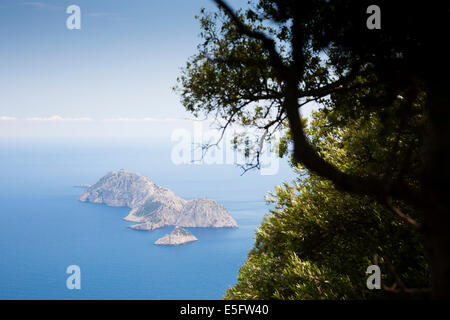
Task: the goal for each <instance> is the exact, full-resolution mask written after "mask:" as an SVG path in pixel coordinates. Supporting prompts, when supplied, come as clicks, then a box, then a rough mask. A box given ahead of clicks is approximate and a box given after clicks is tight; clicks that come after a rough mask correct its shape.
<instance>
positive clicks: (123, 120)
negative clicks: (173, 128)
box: [103, 117, 188, 122]
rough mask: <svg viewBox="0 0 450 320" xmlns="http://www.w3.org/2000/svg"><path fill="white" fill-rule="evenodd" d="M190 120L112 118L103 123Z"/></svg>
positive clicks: (179, 119) (180, 119)
mask: <svg viewBox="0 0 450 320" xmlns="http://www.w3.org/2000/svg"><path fill="white" fill-rule="evenodd" d="M187 120H188V119H182V118H150V117H145V118H110V119H105V120H103V121H106V122H177V121H187Z"/></svg>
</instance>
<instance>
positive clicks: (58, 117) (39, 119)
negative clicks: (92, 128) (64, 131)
mask: <svg viewBox="0 0 450 320" xmlns="http://www.w3.org/2000/svg"><path fill="white" fill-rule="evenodd" d="M25 120H27V121H92V119H91V118H88V117H81V118H64V117H61V116H57V115H56V116H51V117H33V118H26V119H25Z"/></svg>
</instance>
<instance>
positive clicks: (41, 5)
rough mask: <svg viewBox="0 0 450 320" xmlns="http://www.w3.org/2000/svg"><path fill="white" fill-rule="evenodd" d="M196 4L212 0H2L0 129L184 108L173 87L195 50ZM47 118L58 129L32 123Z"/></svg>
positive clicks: (179, 113) (159, 115)
mask: <svg viewBox="0 0 450 320" xmlns="http://www.w3.org/2000/svg"><path fill="white" fill-rule="evenodd" d="M236 3H240V2H239V1H238V2H236V1H235V2H234V4H236ZM72 4H76V5H78V6H79V7H80V8H81V21H82V22H81V30H68V29H67V28H66V19H67V17H68V16H69V15H68V14H67V13H66V8H67V7H68V6H69V5H72ZM201 7H206V8H211V9H212V8H213V7H214V4H213V3H212V1H210V0H170V1H156V0H153V1H151V0H150V1H149V0H147V1H142V0H132V1H130V0H127V1H125V0H114V1H111V0H71V1H64V0H43V1H19V0H18V1H11V0H8V1H6V0H0V39H1V41H0V70H1V73H0V97H1V98H0V135H3V136H4V135H29V134H31V135H33V134H34V133H36V132H38V133H41V134H44V132H46V133H45V134H44V135H52V134H58V130H62V128H63V127H65V126H67V123H68V121H69V120H71V119H72V120H77V121H76V122H77V123H80V124H81V122H87V121H83V119H84V120H91V123H92V121H99V120H102V121H103V120H107V119H124V118H133V119H142V118H147V120H148V118H156V119H166V118H170V119H173V118H185V117H188V116H189V115H188V114H187V113H186V112H185V111H184V109H183V107H182V105H181V104H180V102H179V97H178V96H177V95H176V94H174V93H173V92H172V90H171V87H172V86H173V85H174V84H175V82H176V77H177V76H178V75H179V73H180V68H181V67H182V66H183V65H184V63H185V61H186V60H187V59H188V57H189V56H191V55H193V54H195V52H196V45H197V44H198V43H199V41H200V39H199V37H198V34H199V31H200V29H199V25H198V22H197V20H195V18H194V16H195V15H196V14H198V13H199V11H200V8H201ZM30 118H33V121H34V122H33V123H31V122H27V123H24V120H25V119H28V120H30ZM14 119H16V121H13V120H14ZM46 119H48V120H49V121H51V123H52V125H50V127H51V126H53V127H55V128H56V129H52V130H53V131H51V130H50V132H49V128H48V123H45V125H47V127H43V125H40V127H42V128H41V129H39V130H38V127H39V125H38V124H37V123H38V122H39V120H41V121H44V120H46ZM61 121H65V122H64V125H61V126H59V127H61V128H59V129H58V125H55V124H54V123H55V122H61ZM12 122H14V123H12ZM45 122H48V121H45ZM116 122H117V121H116ZM158 122H163V121H162V120H161V121H158ZM111 123H113V122H111ZM135 123H136V121H134V124H135ZM156 123H157V122H155V121H153V124H154V125H156ZM143 125H145V124H143ZM24 126H26V128H25V127H24ZM84 126H89V125H87V124H84ZM87 129H88V128H87V127H86V128H84V129H83V130H87ZM55 130H56V131H55ZM91 131H92V134H94V135H95V130H91ZM61 134H63V133H62V132H61Z"/></svg>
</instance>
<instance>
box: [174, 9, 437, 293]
mask: <svg viewBox="0 0 450 320" xmlns="http://www.w3.org/2000/svg"><path fill="white" fill-rule="evenodd" d="M255 2H256V4H255V5H253V6H252V7H250V8H249V9H247V10H245V11H240V12H239V16H238V17H239V18H240V19H241V21H243V23H244V24H245V25H246V26H248V27H249V28H251V29H252V30H256V31H264V33H265V34H266V35H268V36H269V37H270V38H271V39H273V40H274V43H275V47H276V51H277V52H278V54H279V56H280V57H281V60H282V63H283V64H284V65H286V66H287V67H288V68H289V70H291V71H292V70H294V72H295V71H296V70H298V69H297V67H298V66H299V64H298V63H299V62H298V61H299V60H300V61H301V65H302V73H301V75H300V76H299V82H298V97H299V99H298V106H299V108H300V107H301V106H303V105H305V104H308V103H310V102H311V101H314V102H316V103H318V105H319V106H320V109H319V111H318V112H316V113H315V114H314V116H313V119H311V120H310V122H309V124H308V125H307V120H306V119H302V122H303V124H304V125H305V127H306V126H308V129H307V132H306V133H307V135H308V138H309V139H310V142H311V145H312V147H313V148H314V149H316V150H317V151H318V153H319V154H320V156H321V157H322V158H323V159H324V160H326V161H327V162H329V163H331V164H333V165H334V166H336V167H337V168H338V169H339V170H341V172H344V173H346V174H350V175H353V176H357V177H362V178H363V177H368V176H370V177H376V178H380V179H383V180H382V181H391V180H401V181H403V182H405V183H406V184H407V185H408V187H411V188H412V189H414V190H419V191H421V190H420V189H421V186H422V185H423V183H422V181H421V179H423V172H421V169H420V168H421V162H423V148H422V146H423V141H422V140H423V134H422V133H423V132H424V116H423V114H424V110H423V109H424V105H425V100H426V98H427V94H425V90H424V87H425V86H424V83H423V82H422V81H421V80H420V77H418V76H416V75H415V74H414V72H413V71H411V70H410V69H411V68H410V66H411V65H414V64H412V63H411V61H415V60H414V59H416V58H417V57H416V56H414V54H415V52H417V50H418V48H416V47H415V45H417V43H411V44H404V43H402V42H399V41H397V40H398V39H401V37H402V35H400V34H393V35H391V34H389V32H388V33H387V34H385V33H384V30H390V29H389V28H385V29H383V30H382V31H381V32H377V33H374V32H372V33H371V34H370V35H369V36H368V34H367V30H366V28H363V27H362V28H354V27H353V28H351V27H352V26H355V25H358V23H360V21H359V20H360V19H359V18H358V16H357V13H358V12H365V8H366V7H367V6H364V5H365V4H364V3H363V2H361V3H359V4H358V5H354V2H351V1H340V0H335V1H331V2H330V1H328V0H309V1H297V0H280V1H273V0H260V1H255ZM361 10H362V11H361ZM345 12H348V13H355V15H351V19H352V20H351V21H350V20H348V19H343V18H342V16H344V17H345ZM198 19H199V21H200V24H201V27H202V32H201V34H200V36H201V37H202V39H203V40H204V41H203V42H202V43H201V44H200V45H199V46H198V53H197V54H196V55H194V56H193V57H192V58H191V59H190V60H189V61H188V62H187V63H186V65H185V67H184V69H183V71H182V74H181V76H180V77H179V79H178V86H176V88H175V90H176V91H177V92H178V93H179V94H180V96H181V101H182V103H183V105H184V106H185V108H186V110H188V111H190V112H192V113H193V114H194V115H195V116H201V115H202V116H213V117H214V118H215V119H216V120H217V121H218V122H220V123H221V126H222V128H224V129H226V128H227V126H228V125H235V124H236V125H240V126H243V127H244V128H246V129H252V130H253V129H255V130H256V131H257V133H259V137H260V138H259V139H260V140H256V141H250V140H249V139H248V138H246V136H245V134H239V135H237V136H235V137H234V139H233V144H234V146H235V148H236V149H238V147H239V146H240V147H241V148H240V149H239V150H241V151H242V152H243V153H244V155H245V157H246V158H252V157H251V155H252V154H254V153H255V152H258V146H260V145H261V142H264V141H263V139H265V140H268V139H270V138H271V137H272V135H273V134H274V133H275V132H281V133H282V137H281V139H280V140H279V143H278V152H279V155H280V156H286V155H288V156H291V151H292V149H290V147H291V142H292V136H291V132H289V130H287V128H289V123H288V121H287V116H286V108H287V107H286V92H287V86H286V81H285V80H280V79H283V77H280V70H275V69H276V67H274V64H273V63H272V61H271V57H270V56H269V54H268V52H267V50H265V48H264V46H263V44H262V43H261V42H260V41H258V40H255V39H252V38H251V37H247V36H242V35H241V34H240V33H239V32H238V29H237V28H236V26H235V24H234V23H233V22H232V21H231V20H230V19H229V18H228V17H227V16H226V15H225V14H223V12H217V13H207V12H205V11H204V10H203V11H202V14H201V15H200V16H199V17H198ZM293 19H295V20H296V21H297V26H300V27H299V28H301V30H300V31H301V32H297V36H299V35H301V37H303V38H302V39H301V40H302V44H303V47H302V48H301V54H299V52H297V54H296V53H295V52H294V48H292V47H293V46H294V45H295V43H296V42H295V41H294V40H295V39H293V38H294V33H295V32H294V31H293V29H292V28H293V27H292V26H293V24H292V20H293ZM405 19H406V18H405ZM391 20H392V19H391ZM406 20H408V19H406ZM411 27H412V28H411V30H412V31H411V39H414V36H415V34H416V33H417V32H419V33H420V32H421V31H420V30H418V29H417V28H413V27H414V26H411ZM372 40H373V43H372ZM393 41H394V42H395V41H397V42H398V43H400V44H401V45H399V46H398V47H395V48H394V47H392V46H391V44H392V42H393ZM354 42H358V43H357V45H356V48H357V50H356V49H355V50H354V48H355V44H354ZM378 43H381V44H383V45H382V46H378V45H377V44H378ZM419 49H420V48H419ZM373 52H376V53H377V54H373ZM397 53H402V54H403V57H405V58H398V56H397ZM299 57H300V58H299ZM411 59H412V60H411ZM380 66H382V67H381V68H380ZM394 67H395V68H394ZM355 71H356V76H355V77H350V76H349V74H350V75H351V74H352V72H355ZM347 77H348V78H349V79H351V80H348V82H347V83H346V84H345V85H342V86H333V85H335V84H336V83H337V82H338V81H339V80H341V79H346V78H347ZM330 85H331V86H332V87H333V89H332V90H330V91H327V93H326V94H323V92H321V89H323V88H326V87H327V86H330ZM223 121H225V122H226V123H225V124H223ZM295 163H296V161H292V165H293V167H294V169H295V170H297V171H298V175H299V176H298V179H296V180H295V181H293V182H292V183H291V184H283V185H282V186H279V187H277V188H276V191H275V193H274V194H272V196H271V198H270V199H268V200H269V202H270V203H272V204H273V205H274V209H273V210H271V214H270V215H267V216H266V217H265V219H264V222H263V223H262V225H261V227H260V228H259V229H258V230H257V233H256V239H255V245H254V248H253V249H252V250H251V251H250V253H249V255H248V258H247V261H246V262H245V264H244V265H243V266H242V268H241V270H240V272H239V277H238V281H237V283H236V285H235V286H233V287H232V288H230V289H229V290H228V291H227V293H226V296H225V299H372V298H394V297H399V296H400V297H401V295H399V294H392V293H389V292H387V291H384V290H368V289H367V287H366V279H367V275H366V274H365V272H366V269H367V267H368V266H369V265H371V264H374V263H375V262H377V263H378V264H379V265H380V266H381V270H382V283H383V284H384V285H385V286H390V285H391V284H392V283H394V280H395V279H394V277H395V276H398V277H400V278H401V279H402V281H403V282H404V284H405V285H406V286H407V287H409V288H414V287H428V285H429V271H428V265H427V260H426V259H425V256H424V248H423V244H422V239H421V236H420V234H419V233H418V232H416V231H414V230H413V229H412V228H411V227H410V226H409V225H407V224H406V223H405V222H404V221H403V220H401V219H400V218H399V217H398V216H397V214H396V213H394V212H393V211H391V210H389V209H387V208H386V207H385V206H384V205H383V202H385V201H386V200H390V201H392V203H393V205H395V206H396V207H397V208H399V209H400V210H401V211H402V212H403V213H405V214H407V215H408V216H410V217H412V218H413V219H415V220H416V221H418V222H419V223H421V222H423V221H422V216H421V215H419V214H418V212H417V208H415V209H414V208H412V207H410V206H408V205H405V204H404V203H401V202H399V201H396V200H395V199H384V198H383V199H377V198H375V197H373V198H370V197H366V196H355V195H353V194H349V193H346V192H343V191H340V190H337V189H336V188H335V187H334V185H333V184H332V183H331V182H330V181H328V180H326V179H324V178H321V177H319V176H317V175H315V174H314V173H312V172H306V171H305V170H304V168H301V167H297V166H296V165H295ZM380 193H381V192H380ZM383 194H386V193H383ZM392 268H395V272H393V271H392Z"/></svg>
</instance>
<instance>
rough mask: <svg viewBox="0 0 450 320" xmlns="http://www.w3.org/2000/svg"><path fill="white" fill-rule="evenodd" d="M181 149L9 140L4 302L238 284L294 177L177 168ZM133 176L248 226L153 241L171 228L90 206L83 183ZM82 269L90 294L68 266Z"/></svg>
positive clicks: (200, 292)
mask: <svg viewBox="0 0 450 320" xmlns="http://www.w3.org/2000/svg"><path fill="white" fill-rule="evenodd" d="M172 145H173V143H171V142H170V141H169V140H167V141H161V140H158V141H152V140H149V139H132V138H128V139H109V140H108V139H94V140H92V139H81V138H79V139H52V138H39V139H38V138H20V139H18V138H14V139H12V138H8V139H7V138H2V139H0V299H220V298H221V297H222V296H223V295H224V293H225V290H226V289H227V288H228V287H230V286H232V285H233V284H234V283H235V282H236V277H237V275H238V270H239V268H240V266H241V265H242V264H243V263H244V261H245V258H246V256H247V253H248V251H249V249H250V248H251V246H252V244H253V242H254V232H255V229H256V228H257V226H258V225H259V224H260V222H261V220H262V216H263V215H264V214H265V213H268V207H267V205H266V204H265V201H264V196H265V194H266V193H267V192H268V191H270V190H273V189H274V186H275V185H278V184H280V183H281V181H283V180H285V181H288V180H290V179H291V178H292V177H293V173H292V171H291V169H290V168H289V167H288V166H287V164H285V163H281V168H280V171H279V173H278V174H277V175H272V176H261V175H260V174H259V173H258V172H250V173H247V174H245V175H244V176H240V174H241V171H240V169H239V168H236V167H234V166H232V165H174V164H173V163H172V162H171V160H170V151H171V147H172ZM122 168H123V169H127V170H129V171H132V172H139V173H141V174H144V175H146V176H148V177H149V178H150V179H151V180H152V181H153V182H154V183H156V184H158V185H161V186H163V187H166V188H169V189H171V190H172V191H174V192H175V193H176V194H177V195H179V196H181V197H183V198H185V199H191V198H197V197H208V198H212V199H215V200H217V201H219V202H221V203H222V204H223V205H224V206H225V207H226V208H227V209H228V210H229V212H230V214H231V215H232V216H233V217H234V218H235V219H236V221H237V223H238V224H239V228H238V229H202V228H190V229H189V230H190V231H192V232H193V233H194V234H195V236H196V237H197V238H198V239H199V241H197V242H195V243H189V244H186V245H182V246H178V247H163V246H155V245H153V242H154V241H155V240H156V239H157V238H159V237H161V236H163V235H164V234H165V233H168V232H170V231H171V228H164V229H160V230H155V231H151V232H145V231H136V230H131V229H129V228H127V226H128V225H129V224H130V223H129V222H126V221H123V220H122V218H123V217H125V216H126V215H127V213H128V211H129V209H128V208H113V207H107V206H105V205H98V204H88V203H81V202H79V201H77V197H78V195H79V194H80V193H81V192H82V191H83V190H82V189H80V188H75V187H74V186H75V185H79V184H85V183H87V184H93V183H95V182H96V181H97V180H98V179H99V178H100V177H102V176H103V175H104V174H106V173H107V172H108V171H112V170H119V169H122ZM73 264H75V265H78V266H80V268H81V290H68V289H67V288H66V279H67V277H68V276H69V275H67V274H66V273H65V272H66V268H67V266H69V265H73Z"/></svg>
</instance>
